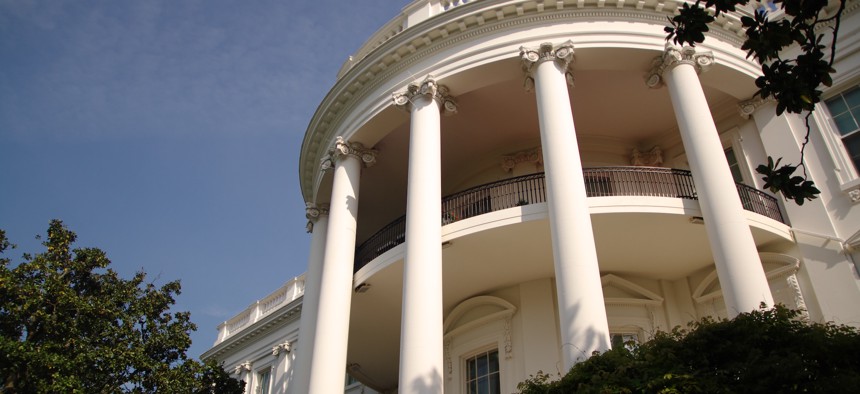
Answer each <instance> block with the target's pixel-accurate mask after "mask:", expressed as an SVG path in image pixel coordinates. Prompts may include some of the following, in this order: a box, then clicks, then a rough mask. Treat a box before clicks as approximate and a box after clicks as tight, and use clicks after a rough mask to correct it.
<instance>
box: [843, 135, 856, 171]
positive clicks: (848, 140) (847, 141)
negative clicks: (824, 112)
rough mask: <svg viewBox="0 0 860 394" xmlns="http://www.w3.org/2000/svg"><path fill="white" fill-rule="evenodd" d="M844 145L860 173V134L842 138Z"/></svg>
mask: <svg viewBox="0 0 860 394" xmlns="http://www.w3.org/2000/svg"><path fill="white" fill-rule="evenodd" d="M842 144H843V145H845V150H847V151H848V156H850V157H851V161H852V162H854V168H856V169H857V171H860V132H857V133H854V134H851V135H849V136H847V137H845V138H842Z"/></svg>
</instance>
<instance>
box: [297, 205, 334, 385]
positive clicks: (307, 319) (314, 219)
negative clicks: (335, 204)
mask: <svg viewBox="0 0 860 394" xmlns="http://www.w3.org/2000/svg"><path fill="white" fill-rule="evenodd" d="M305 217H307V218H308V232H310V233H311V249H310V255H309V256H308V272H307V274H305V285H304V287H305V288H304V295H303V296H302V317H301V321H300V322H299V347H300V349H299V351H298V354H297V355H296V367H295V371H296V373H295V375H294V378H293V384H292V386H293V387H294V388H295V389H294V390H293V392H294V393H307V392H308V390H309V387H308V385H309V384H310V367H311V361H312V360H313V351H314V342H313V341H314V336H313V333H314V332H315V331H316V324H317V309H318V308H319V299H320V289H321V287H320V281H321V280H322V267H323V256H324V255H325V245H326V242H325V237H326V233H327V232H328V204H323V205H321V206H319V207H318V206H317V205H316V204H313V203H307V208H306V211H305Z"/></svg>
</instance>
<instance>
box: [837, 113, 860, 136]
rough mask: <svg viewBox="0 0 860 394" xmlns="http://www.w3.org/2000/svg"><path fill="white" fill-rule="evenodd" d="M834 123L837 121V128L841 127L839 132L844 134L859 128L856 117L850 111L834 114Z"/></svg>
mask: <svg viewBox="0 0 860 394" xmlns="http://www.w3.org/2000/svg"><path fill="white" fill-rule="evenodd" d="M833 123H836V128H837V129H839V134H842V135H845V134H848V133H850V132H852V131H854V130H857V122H855V121H854V117H853V116H851V113H850V112H846V113H844V114H842V115H838V116H834V117H833Z"/></svg>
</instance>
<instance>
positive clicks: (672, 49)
mask: <svg viewBox="0 0 860 394" xmlns="http://www.w3.org/2000/svg"><path fill="white" fill-rule="evenodd" d="M682 64H689V65H691V66H693V68H695V70H696V73H701V72H703V71H707V70H708V68H709V67H710V66H711V64H714V54H713V53H712V52H701V53H697V52H696V48H693V47H690V46H685V47H683V48H679V47H677V46H675V45H672V44H668V43H667V44H666V50H665V51H663V54H662V55H660V56H657V57H656V58H654V61H653V62H652V63H651V71H649V72H648V76H647V77H646V78H645V84H646V85H648V87H649V88H654V89H656V88H659V87H661V86H663V73H665V72H666V71H668V70H671V69H672V68H674V67H676V66H679V65H682Z"/></svg>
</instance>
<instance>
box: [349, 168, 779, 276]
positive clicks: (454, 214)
mask: <svg viewBox="0 0 860 394" xmlns="http://www.w3.org/2000/svg"><path fill="white" fill-rule="evenodd" d="M583 176H584V178H585V179H584V180H585V192H586V194H587V195H588V197H608V196H653V197H672V198H686V199H690V200H696V199H698V196H697V194H696V187H695V186H694V185H693V177H692V175H691V174H690V171H687V170H678V169H672V168H660V167H599V168H587V169H584V170H583ZM736 185H737V190H738V195H739V196H740V198H741V204H742V205H743V207H744V209H746V210H747V211H751V212H755V213H758V214H760V215H764V216H767V217H769V218H771V219H774V220H777V221H779V222H783V223H784V221H783V218H782V212H781V211H780V209H779V205H778V204H777V201H776V199H775V198H773V197H772V196H770V195H768V194H765V193H764V192H762V191H760V190H756V189H755V188H752V187H749V186H747V185H743V184H740V183H738V184H736ZM543 202H546V183H545V182H544V174H542V173H541V174H532V175H525V176H521V177H516V178H511V179H505V180H503V181H498V182H493V183H488V184H485V185H481V186H476V187H473V188H471V189H468V190H464V191H462V192H459V193H456V194H453V195H450V196H447V197H444V198H443V199H442V218H441V220H442V224H443V225H445V224H450V223H454V222H456V221H458V220H463V219H468V218H471V217H474V216H478V215H482V214H485V213H489V212H494V211H499V210H502V209H507V208H512V207H516V206H521V205H528V204H538V203H543ZM405 235H406V216H401V217H399V218H397V219H396V220H395V221H393V222H391V223H390V224H388V225H387V226H385V227H383V228H382V229H381V230H379V231H378V232H376V234H374V235H373V236H371V237H370V238H368V239H367V241H365V242H364V243H362V244H361V245H359V246H358V248H356V253H355V270H356V271H357V270H358V269H360V268H361V267H363V266H364V265H365V264H367V263H369V262H370V261H372V260H373V259H375V258H377V257H379V256H380V255H382V254H383V253H385V252H387V251H388V250H390V249H391V248H393V247H395V246H397V245H400V244H402V243H403V242H404V239H405Z"/></svg>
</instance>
